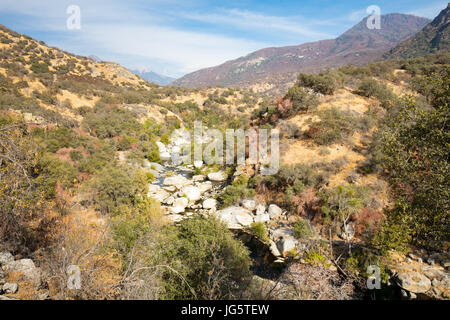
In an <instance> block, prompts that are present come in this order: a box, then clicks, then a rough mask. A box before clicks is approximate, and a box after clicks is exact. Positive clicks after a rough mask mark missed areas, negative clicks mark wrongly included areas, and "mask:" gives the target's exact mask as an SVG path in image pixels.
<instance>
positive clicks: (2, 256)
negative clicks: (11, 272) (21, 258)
mask: <svg viewBox="0 0 450 320" xmlns="http://www.w3.org/2000/svg"><path fill="white" fill-rule="evenodd" d="M13 261H14V256H13V255H12V254H11V253H9V252H8V251H3V252H0V265H4V264H7V263H9V262H13Z"/></svg>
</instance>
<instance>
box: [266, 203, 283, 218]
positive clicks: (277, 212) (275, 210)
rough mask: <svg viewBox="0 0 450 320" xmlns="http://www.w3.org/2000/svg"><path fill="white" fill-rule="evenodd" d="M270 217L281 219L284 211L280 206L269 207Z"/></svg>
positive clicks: (272, 205)
mask: <svg viewBox="0 0 450 320" xmlns="http://www.w3.org/2000/svg"><path fill="white" fill-rule="evenodd" d="M268 211H269V215H270V218H271V219H272V218H275V217H279V216H281V214H282V213H283V210H281V208H280V207H279V206H277V205H276V204H271V205H270V206H269V210H268Z"/></svg>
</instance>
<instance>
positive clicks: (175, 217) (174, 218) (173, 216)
mask: <svg viewBox="0 0 450 320" xmlns="http://www.w3.org/2000/svg"><path fill="white" fill-rule="evenodd" d="M167 218H168V219H169V220H170V221H172V222H174V223H176V222H180V221H182V220H183V219H184V217H183V216H182V215H179V214H171V215H170V216H168V217H167Z"/></svg>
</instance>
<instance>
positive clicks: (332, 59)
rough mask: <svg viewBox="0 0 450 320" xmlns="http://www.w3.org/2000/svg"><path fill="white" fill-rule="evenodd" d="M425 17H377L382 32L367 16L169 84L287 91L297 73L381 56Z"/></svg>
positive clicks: (404, 37) (411, 33)
mask: <svg viewBox="0 0 450 320" xmlns="http://www.w3.org/2000/svg"><path fill="white" fill-rule="evenodd" d="M428 22H429V19H426V18H421V17H416V16H412V15H406V14H386V15H382V16H381V29H380V30H377V29H372V30H371V29H368V28H367V18H364V19H363V20H362V21H361V22H359V23H358V24H357V25H355V26H354V27H352V28H351V29H349V30H348V31H346V32H345V33H343V34H342V35H340V36H339V37H338V38H336V39H328V40H321V41H316V42H311V43H305V44H301V45H295V46H288V47H279V48H277V47H273V48H265V49H261V50H258V51H256V52H253V53H250V54H248V55H246V56H245V57H241V58H238V59H235V60H231V61H227V62H225V63H223V64H221V65H219V66H216V67H211V68H205V69H202V70H198V71H195V72H192V73H190V74H187V75H185V76H183V77H182V78H180V79H177V80H176V81H174V82H173V84H175V85H183V86H188V87H202V86H219V85H220V86H228V87H236V86H240V87H253V88H254V89H255V90H257V91H260V92H271V91H272V92H277V91H278V90H277V89H280V88H284V89H286V88H287V87H289V85H290V84H292V81H294V80H295V77H296V74H297V73H298V72H318V71H320V70H322V69H325V68H337V67H340V66H343V65H346V64H355V65H362V64H365V63H368V62H371V61H374V60H375V59H377V58H380V57H381V56H382V55H383V54H384V53H385V52H386V51H387V50H389V49H391V48H392V47H394V46H395V45H397V44H398V43H399V42H400V41H402V40H404V39H406V38H408V37H410V36H411V35H413V34H415V33H416V32H418V31H419V30H421V29H422V28H423V27H424V26H425V25H426V24H427V23H428Z"/></svg>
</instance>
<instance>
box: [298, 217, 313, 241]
mask: <svg viewBox="0 0 450 320" xmlns="http://www.w3.org/2000/svg"><path fill="white" fill-rule="evenodd" d="M294 232H295V236H296V237H297V238H298V239H303V238H309V237H311V236H312V235H313V232H312V230H311V226H310V225H309V222H308V221H307V220H305V219H299V220H298V221H297V222H296V223H295V224H294Z"/></svg>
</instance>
